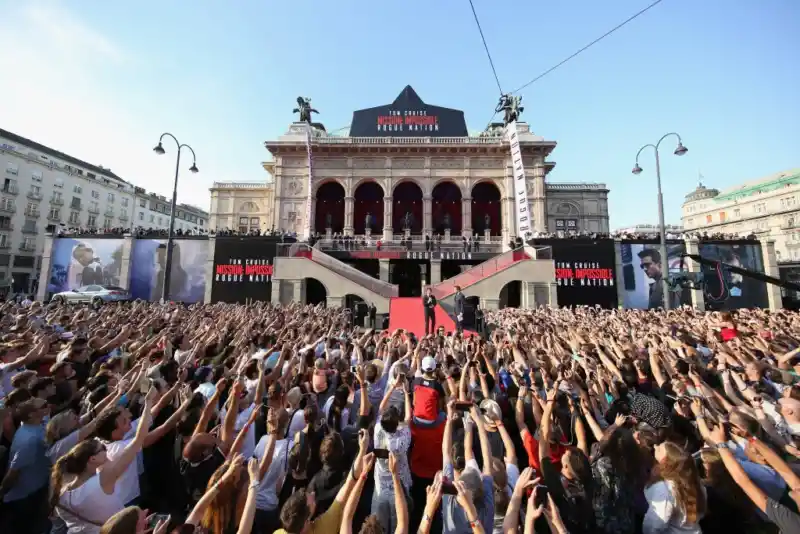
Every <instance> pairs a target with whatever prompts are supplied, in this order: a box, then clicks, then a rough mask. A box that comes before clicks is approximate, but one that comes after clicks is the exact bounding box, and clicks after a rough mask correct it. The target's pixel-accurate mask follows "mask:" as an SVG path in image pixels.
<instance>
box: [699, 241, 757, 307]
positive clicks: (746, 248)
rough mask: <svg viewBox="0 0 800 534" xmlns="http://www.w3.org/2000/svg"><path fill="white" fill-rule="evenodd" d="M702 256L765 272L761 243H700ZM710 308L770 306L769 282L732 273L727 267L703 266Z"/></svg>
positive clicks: (707, 302) (706, 294)
mask: <svg viewBox="0 0 800 534" xmlns="http://www.w3.org/2000/svg"><path fill="white" fill-rule="evenodd" d="M700 256H701V257H703V258H704V259H707V260H712V261H721V262H723V263H728V264H730V265H734V266H736V267H741V268H743V269H747V270H749V271H756V272H759V273H763V272H764V259H763V257H762V251H761V243H758V242H756V243H731V242H724V241H723V242H719V243H708V242H706V243H700ZM703 278H704V280H705V294H704V297H705V303H706V310H709V311H711V310H735V309H739V308H766V307H768V306H769V299H768V297H767V284H766V282H761V281H759V280H756V279H754V278H750V277H747V276H742V275H741V274H736V273H732V272H730V271H728V270H726V269H725V268H724V267H723V268H722V269H721V270H720V271H718V270H717V269H716V267H710V266H705V265H704V266H703Z"/></svg>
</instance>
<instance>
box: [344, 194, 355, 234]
mask: <svg viewBox="0 0 800 534" xmlns="http://www.w3.org/2000/svg"><path fill="white" fill-rule="evenodd" d="M344 233H345V234H346V235H353V197H352V196H347V197H344Z"/></svg>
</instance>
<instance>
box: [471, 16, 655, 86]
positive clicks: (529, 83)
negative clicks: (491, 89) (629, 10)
mask: <svg viewBox="0 0 800 534" xmlns="http://www.w3.org/2000/svg"><path fill="white" fill-rule="evenodd" d="M662 1H663V0H655V2H653V3H652V4H650V5H649V6H647V7H646V8H644V9H642V10H641V11H639V12H638V13H636V14H635V15H633V16H631V17H629V18H628V19H627V20H625V22H622V23H620V24H618V25H616V26H614V27H613V28H611V29H610V30H608V31H607V32H606V33H604V34H603V35H601V36H600V37H598V38H597V39H595V40H594V41H592V42H591V43H589V44H587V45H586V46H584V47H583V48H581V49H580V50H578V51H577V52H575V53H574V54H572V55H571V56H569V57H567V58H566V59H564V60H562V61H560V62H559V63H556V64H555V65H554V66H552V67H550V68H549V69H547V70H546V71H544V72H543V73H541V74H540V75H538V76H537V77H536V78H534V79H532V80H531V81H529V82H528V83H526V84H525V85H523V86H522V87H520V88H519V89H515V90H514V91H511V92H512V93H519V92H520V91H522V90H523V89H525V88H526V87H528V86H529V85H531V84H534V83H536V82H538V81H539V80H541V79H542V78H544V77H545V76H547V75H548V74H550V73H551V72H553V71H554V70H556V69H557V68H559V67H560V66H562V65H563V64H564V63H566V62H568V61H570V60H571V59H573V58H575V57H576V56H578V55H580V54H581V53H583V52H585V51H586V50H588V49H589V48H591V47H592V46H594V45H596V44H597V43H599V42H600V41H602V40H603V39H605V38H606V37H608V36H609V35H611V34H612V33H614V32H615V31H617V30H619V29H620V28H622V27H623V26H625V25H626V24H628V23H629V22H632V21H633V20H634V19H636V18H638V17H639V16H641V15H644V14H645V13H647V12H648V11H650V10H651V9H653V8H654V7H656V6H657V5H658V4H660V3H661V2H662ZM470 3H472V0H470ZM487 53H488V50H487ZM489 60H490V61H491V58H489ZM492 68H494V67H492ZM495 76H496V75H495ZM501 93H502V91H501Z"/></svg>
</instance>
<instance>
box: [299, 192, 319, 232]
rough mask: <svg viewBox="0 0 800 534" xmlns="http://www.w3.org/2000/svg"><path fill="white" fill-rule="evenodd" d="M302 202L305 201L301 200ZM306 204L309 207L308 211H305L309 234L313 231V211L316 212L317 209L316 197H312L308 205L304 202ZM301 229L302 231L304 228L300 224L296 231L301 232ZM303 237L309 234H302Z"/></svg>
mask: <svg viewBox="0 0 800 534" xmlns="http://www.w3.org/2000/svg"><path fill="white" fill-rule="evenodd" d="M303 204H306V203H305V202H303ZM306 206H307V207H308V208H309V211H308V213H306V217H308V231H309V233H310V234H313V233H314V213H316V211H317V201H316V199H314V198H312V199H311V204H310V205H309V204H306ZM303 231H304V228H303V227H302V226H301V227H300V232H298V233H301V232H303ZM304 237H309V236H304Z"/></svg>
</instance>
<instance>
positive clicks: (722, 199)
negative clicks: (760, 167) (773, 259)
mask: <svg viewBox="0 0 800 534" xmlns="http://www.w3.org/2000/svg"><path fill="white" fill-rule="evenodd" d="M681 221H682V223H683V227H684V229H685V230H686V231H687V232H708V233H716V232H719V233H725V234H737V235H740V236H742V237H744V236H746V235H749V234H755V235H757V236H758V239H759V240H761V241H774V242H775V254H776V256H777V258H778V261H796V260H800V169H792V170H788V171H783V172H779V173H775V174H772V175H769V176H766V177H764V178H760V179H758V180H753V181H750V182H746V183H744V184H741V185H738V186H735V187H732V188H730V189H726V190H724V191H719V190H717V189H713V188H708V187H705V186H704V185H702V184H701V185H700V186H698V187H697V189H695V190H694V191H692V192H691V193H689V194H688V195H686V201H685V202H684V203H683V213H682V217H681Z"/></svg>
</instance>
